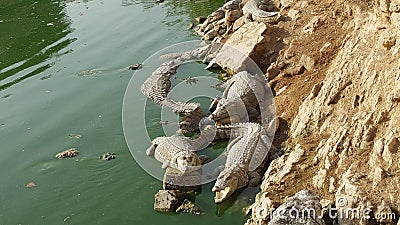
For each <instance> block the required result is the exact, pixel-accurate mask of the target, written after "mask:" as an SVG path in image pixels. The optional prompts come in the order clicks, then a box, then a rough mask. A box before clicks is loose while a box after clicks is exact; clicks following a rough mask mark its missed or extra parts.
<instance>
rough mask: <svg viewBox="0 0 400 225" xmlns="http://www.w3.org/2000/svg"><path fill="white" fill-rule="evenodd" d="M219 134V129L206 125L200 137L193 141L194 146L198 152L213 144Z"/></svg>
mask: <svg viewBox="0 0 400 225" xmlns="http://www.w3.org/2000/svg"><path fill="white" fill-rule="evenodd" d="M216 133H217V127H216V126H215V125H206V127H205V128H204V129H203V130H202V131H201V134H200V136H199V137H197V138H196V139H194V140H193V146H194V147H195V148H194V149H196V150H201V149H204V148H205V147H207V146H208V145H210V144H211V142H212V141H213V140H214V139H215V137H216Z"/></svg>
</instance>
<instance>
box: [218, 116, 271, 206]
mask: <svg viewBox="0 0 400 225" xmlns="http://www.w3.org/2000/svg"><path fill="white" fill-rule="evenodd" d="M268 132H269V131H268V129H266V128H263V127H262V126H261V125H260V124H258V123H239V124H232V125H225V126H219V127H218V131H217V134H216V138H217V139H218V138H224V137H231V141H230V142H229V144H228V146H227V150H226V151H227V154H228V155H227V159H226V162H225V166H224V168H223V170H222V171H221V172H220V174H219V175H218V178H217V181H216V182H215V185H214V187H213V188H212V191H213V192H215V199H214V201H215V203H221V202H223V201H224V200H226V199H227V198H228V197H229V196H231V195H232V194H233V193H234V192H235V191H236V190H238V189H240V188H242V187H245V186H248V185H251V186H255V185H257V184H259V182H260V181H261V176H260V174H259V173H262V172H263V170H264V169H265V168H264V166H265V165H266V162H267V160H268V159H269V158H270V157H271V156H272V155H273V154H275V153H276V154H277V152H276V149H275V148H273V146H272V141H271V137H269V136H268V134H269V133H268ZM271 147H272V148H271ZM271 149H272V151H271Z"/></svg>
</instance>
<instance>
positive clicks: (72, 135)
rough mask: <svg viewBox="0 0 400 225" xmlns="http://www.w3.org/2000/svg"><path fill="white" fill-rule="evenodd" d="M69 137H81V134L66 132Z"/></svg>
mask: <svg viewBox="0 0 400 225" xmlns="http://www.w3.org/2000/svg"><path fill="white" fill-rule="evenodd" d="M68 137H70V138H76V139H81V138H82V137H83V136H82V135H81V134H68Z"/></svg>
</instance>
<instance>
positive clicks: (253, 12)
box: [242, 0, 281, 23]
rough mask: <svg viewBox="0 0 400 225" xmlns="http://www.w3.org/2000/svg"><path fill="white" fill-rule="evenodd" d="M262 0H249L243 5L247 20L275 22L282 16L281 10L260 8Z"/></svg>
mask: <svg viewBox="0 0 400 225" xmlns="http://www.w3.org/2000/svg"><path fill="white" fill-rule="evenodd" d="M260 4H261V0H247V3H246V4H245V5H244V6H243V9H242V10H243V14H244V16H245V19H246V21H257V22H261V23H275V22H278V21H279V19H280V18H281V15H280V13H279V12H267V11H264V10H262V9H260Z"/></svg>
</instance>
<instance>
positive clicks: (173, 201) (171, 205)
mask: <svg viewBox="0 0 400 225" xmlns="http://www.w3.org/2000/svg"><path fill="white" fill-rule="evenodd" d="M184 198H185V193H184V192H182V191H179V190H159V191H158V193H157V194H156V195H155V196H154V200H155V201H154V210H155V211H158V212H175V211H176V209H177V208H178V207H179V206H180V205H181V204H182V201H183V199H184Z"/></svg>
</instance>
